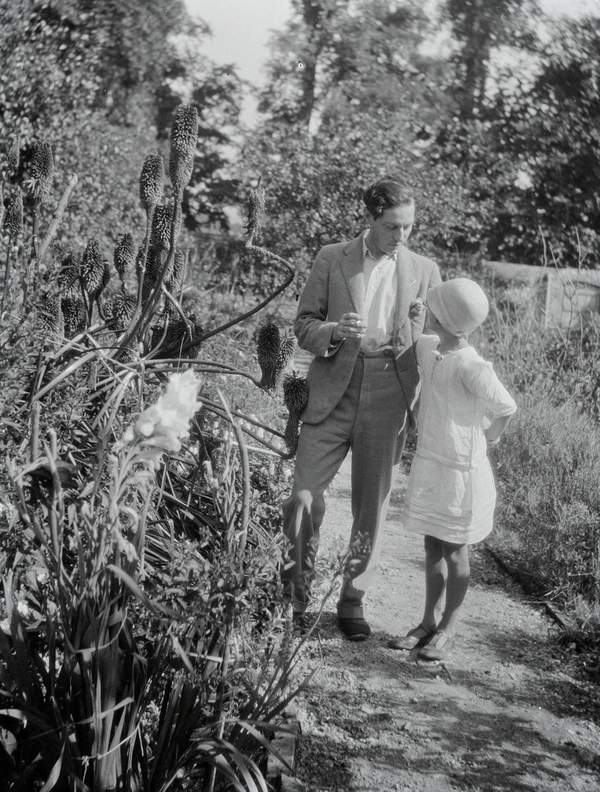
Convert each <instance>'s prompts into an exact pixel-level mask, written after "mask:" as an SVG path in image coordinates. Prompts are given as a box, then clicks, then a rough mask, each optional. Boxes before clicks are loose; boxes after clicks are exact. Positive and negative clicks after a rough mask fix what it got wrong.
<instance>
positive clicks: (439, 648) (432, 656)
mask: <svg viewBox="0 0 600 792" xmlns="http://www.w3.org/2000/svg"><path fill="white" fill-rule="evenodd" d="M453 643H454V636H453V635H449V634H448V633H447V632H446V631H445V630H438V631H437V632H436V633H435V634H434V635H433V636H432V637H431V639H430V640H429V641H427V643H425V644H424V645H423V646H421V648H420V649H419V653H418V655H417V657H418V658H419V660H430V661H433V660H438V661H439V660H445V659H446V657H447V656H448V653H449V652H450V649H451V648H452V644H453Z"/></svg>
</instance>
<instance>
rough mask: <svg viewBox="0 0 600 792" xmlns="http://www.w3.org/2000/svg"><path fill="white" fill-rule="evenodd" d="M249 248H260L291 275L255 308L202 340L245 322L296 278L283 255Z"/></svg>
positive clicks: (212, 331) (253, 246)
mask: <svg viewBox="0 0 600 792" xmlns="http://www.w3.org/2000/svg"><path fill="white" fill-rule="evenodd" d="M248 248H249V249H251V250H260V252H261V253H262V254H263V255H265V256H269V257H270V258H273V259H275V260H276V261H278V262H279V263H280V264H282V265H283V266H284V267H285V268H286V269H287V270H288V273H289V275H288V277H287V278H286V279H285V281H284V282H283V283H282V284H281V286H278V287H277V288H276V289H275V291H274V292H272V293H271V294H269V295H268V296H267V297H265V299H264V300H262V301H261V302H259V303H258V304H257V305H255V306H254V308H251V309H250V310H249V311H246V312H245V313H243V314H240V315H239V316H236V317H234V318H233V319H231V320H230V321H229V322H225V323H224V324H222V325H219V326H218V327H215V328H214V330H209V331H208V332H207V333H205V334H204V335H203V336H202V339H201V341H202V342H204V341H206V340H207V339H208V338H211V337H212V336H214V335H217V333H222V332H223V331H224V330H228V329H229V328H230V327H233V325H236V324H239V323H240V322H243V321H244V320H245V319H248V318H249V317H250V316H253V315H254V314H255V313H258V312H259V311H261V310H262V309H263V308H264V307H265V306H266V305H268V304H269V303H270V302H272V301H273V300H274V299H275V297H277V296H278V295H279V294H281V292H282V291H284V290H285V289H287V287H288V286H289V285H290V283H291V282H292V281H293V280H294V277H295V272H294V270H293V268H292V265H291V264H290V263H289V262H288V261H286V260H285V259H284V258H281V256H278V255H277V254H276V253H271V251H270V250H267V249H266V248H262V247H258V246H256V245H248Z"/></svg>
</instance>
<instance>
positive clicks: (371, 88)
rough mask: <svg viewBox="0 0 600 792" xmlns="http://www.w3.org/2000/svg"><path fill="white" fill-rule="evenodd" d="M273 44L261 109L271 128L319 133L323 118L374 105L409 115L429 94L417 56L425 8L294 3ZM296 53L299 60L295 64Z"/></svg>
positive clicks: (314, 0)
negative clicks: (414, 99) (417, 97)
mask: <svg viewBox="0 0 600 792" xmlns="http://www.w3.org/2000/svg"><path fill="white" fill-rule="evenodd" d="M292 5H293V9H294V14H293V16H292V19H291V20H290V22H289V23H288V25H287V27H286V29H285V30H283V31H282V32H280V33H277V34H276V35H275V36H274V38H273V45H272V53H273V54H272V57H271V59H270V61H269V64H268V67H269V72H270V79H269V82H268V84H267V87H266V88H265V90H264V91H263V92H262V94H261V98H260V103H259V110H260V111H261V112H263V113H265V114H266V115H268V116H269V118H270V120H271V121H274V122H283V123H288V124H293V123H298V124H300V125H302V126H306V127H309V128H311V129H315V128H316V127H317V126H318V124H319V121H320V119H321V117H322V116H324V115H325V116H326V115H327V113H328V112H332V113H333V114H334V115H335V116H337V115H339V114H340V112H342V113H344V112H354V111H355V110H356V109H357V108H364V109H369V110H370V109H372V108H373V106H374V105H377V106H382V107H386V108H387V109H388V110H391V111H395V110H398V108H399V107H403V108H404V109H406V105H407V99H408V100H409V101H410V100H411V96H412V95H413V94H414V93H415V89H417V91H416V92H417V93H418V94H422V93H423V91H424V90H427V89H428V88H430V87H431V84H427V81H426V79H425V78H426V72H427V69H428V67H429V64H430V59H429V58H427V57H425V56H423V55H422V54H421V53H420V51H419V44H420V43H421V42H422V41H423V37H424V35H425V32H426V30H427V25H428V20H427V17H426V16H425V15H424V13H423V11H422V10H421V9H420V7H419V5H418V4H416V3H413V2H402V3H398V2H393V1H392V0H369V1H367V0H353V2H345V0H294V2H293V4H292ZM290 53H293V56H292V57H290Z"/></svg>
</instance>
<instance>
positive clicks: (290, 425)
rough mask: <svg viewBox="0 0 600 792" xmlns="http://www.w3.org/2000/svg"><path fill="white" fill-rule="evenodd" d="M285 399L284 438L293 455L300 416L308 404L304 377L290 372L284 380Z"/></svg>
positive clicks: (296, 442)
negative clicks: (285, 420)
mask: <svg viewBox="0 0 600 792" xmlns="http://www.w3.org/2000/svg"><path fill="white" fill-rule="evenodd" d="M283 401H284V404H285V406H286V407H287V409H288V419H287V423H286V426H285V430H284V433H283V434H284V438H285V442H286V445H287V447H288V451H289V453H290V455H291V456H293V455H294V454H295V453H296V448H297V446H298V434H299V428H300V416H301V415H302V413H303V412H304V409H305V407H306V405H307V404H308V383H307V381H306V379H305V378H304V377H298V376H296V374H290V375H288V376H287V377H285V379H284V380H283Z"/></svg>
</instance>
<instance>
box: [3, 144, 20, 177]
mask: <svg viewBox="0 0 600 792" xmlns="http://www.w3.org/2000/svg"><path fill="white" fill-rule="evenodd" d="M20 161H21V143H20V141H19V137H18V136H17V137H16V138H15V139H14V140H13V142H12V143H11V144H10V148H9V149H8V154H7V155H6V170H7V171H8V175H9V176H16V173H17V171H18V170H19V162H20Z"/></svg>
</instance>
